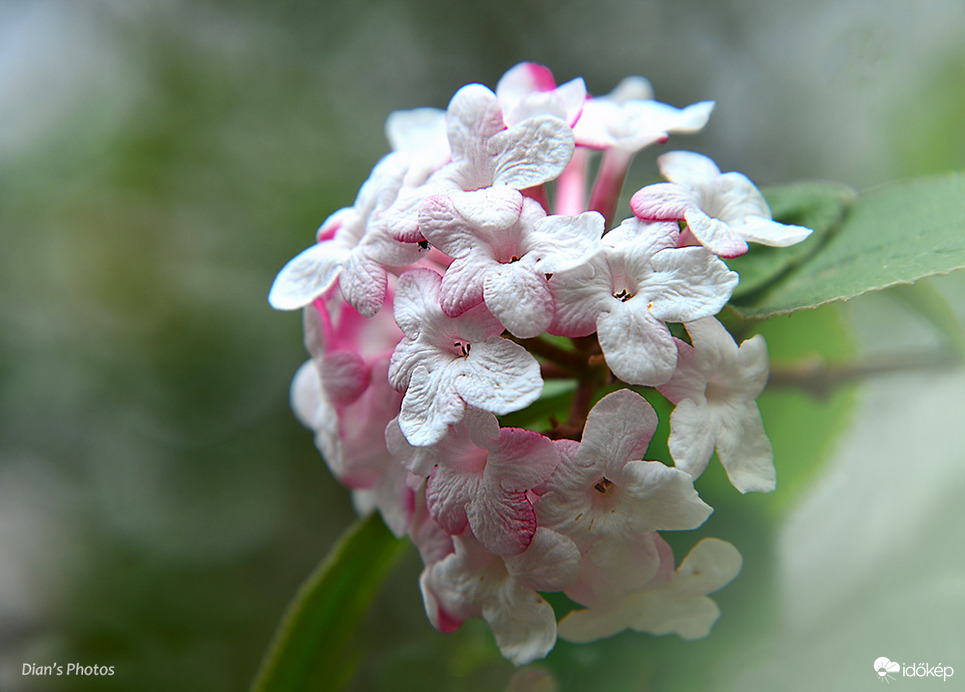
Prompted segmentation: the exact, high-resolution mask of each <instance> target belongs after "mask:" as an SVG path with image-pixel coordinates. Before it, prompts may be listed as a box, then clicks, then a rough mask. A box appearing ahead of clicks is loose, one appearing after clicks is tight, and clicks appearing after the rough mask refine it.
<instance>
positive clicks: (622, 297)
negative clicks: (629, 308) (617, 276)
mask: <svg viewBox="0 0 965 692" xmlns="http://www.w3.org/2000/svg"><path fill="white" fill-rule="evenodd" d="M613 297H614V298H616V299H617V300H619V301H621V302H623V303H625V302H627V301H628V300H630V299H631V298H633V294H632V293H630V291H628V290H627V289H625V288H624V289H623V290H622V291H620V292H619V293H614V294H613Z"/></svg>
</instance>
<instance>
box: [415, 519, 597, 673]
mask: <svg viewBox="0 0 965 692" xmlns="http://www.w3.org/2000/svg"><path fill="white" fill-rule="evenodd" d="M453 542H454V543H455V552H454V553H453V554H452V555H449V556H448V557H446V558H445V559H443V560H441V561H439V562H436V563H434V564H432V565H430V566H429V567H427V568H426V569H425V570H424V571H423V572H422V577H421V578H420V580H419V584H420V586H421V587H422V596H423V600H424V601H425V607H426V614H427V615H428V616H429V620H430V621H431V622H432V624H433V626H435V627H436V629H438V630H440V631H452V630H454V629H457V628H458V627H459V626H460V625H461V624H462V622H463V621H464V620H468V619H469V618H471V617H482V618H483V619H484V620H485V621H486V622H487V623H488V624H489V627H490V628H491V629H492V631H493V636H494V637H495V638H496V644H497V645H498V646H499V650H500V652H501V653H502V654H503V656H505V657H506V658H507V659H509V661H510V662H511V663H513V664H514V665H517V666H522V665H526V664H527V663H531V662H532V661H535V660H536V659H539V658H543V657H544V656H546V654H547V653H549V651H550V650H551V649H552V648H553V646H554V645H555V644H556V615H555V614H554V613H553V608H552V607H551V606H550V604H549V603H547V602H546V601H545V600H544V599H543V598H542V597H541V596H540V594H539V592H541V591H560V590H562V589H564V588H565V587H566V586H567V584H569V583H570V582H572V581H573V579H574V578H575V576H576V572H577V569H578V566H579V562H580V552H579V550H577V548H576V546H575V545H573V542H572V541H571V540H570V539H568V538H566V537H565V536H562V535H560V534H558V533H556V532H555V531H551V530H549V529H544V528H540V529H537V531H536V534H535V536H534V537H533V541H532V543H531V544H530V546H529V548H527V549H526V550H525V551H524V552H522V553H520V554H519V555H514V556H512V557H507V558H500V557H497V556H496V555H493V554H492V553H490V552H489V551H488V550H486V548H485V547H483V545H482V544H481V543H479V542H478V541H476V540H475V539H474V538H473V537H472V536H469V535H463V536H456V537H455V538H454V539H453Z"/></svg>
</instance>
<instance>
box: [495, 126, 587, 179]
mask: <svg viewBox="0 0 965 692" xmlns="http://www.w3.org/2000/svg"><path fill="white" fill-rule="evenodd" d="M573 150H574V143H573V131H572V130H570V128H569V126H567V124H566V123H565V122H563V121H562V120H560V119H559V118H555V117H552V116H538V117H535V118H527V119H526V120H524V121H523V122H521V123H520V124H519V125H516V126H515V127H513V128H512V129H510V130H506V131H505V132H500V133H499V134H497V135H495V136H494V137H493V138H492V139H491V140H490V142H489V153H490V155H491V156H492V157H493V161H494V164H495V168H494V173H493V181H494V182H495V183H501V184H503V185H508V186H509V187H514V188H516V189H517V190H522V189H524V188H527V187H533V186H535V185H542V184H543V183H545V182H548V181H550V180H555V179H556V178H558V177H559V175H560V173H562V172H563V170H564V169H565V168H566V164H568V163H569V162H570V159H571V158H573Z"/></svg>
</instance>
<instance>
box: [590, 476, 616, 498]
mask: <svg viewBox="0 0 965 692" xmlns="http://www.w3.org/2000/svg"><path fill="white" fill-rule="evenodd" d="M612 486H613V481H611V480H610V479H609V478H607V477H606V476H604V477H603V478H601V479H600V481H599V482H598V483H597V484H596V485H594V486H593V489H594V490H595V491H597V492H598V493H600V494H601V495H606V493H607V491H608V490H609V489H610V488H611V487H612Z"/></svg>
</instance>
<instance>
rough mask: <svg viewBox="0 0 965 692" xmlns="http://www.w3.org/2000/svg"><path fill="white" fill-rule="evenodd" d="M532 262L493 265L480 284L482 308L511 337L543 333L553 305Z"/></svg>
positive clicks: (524, 337) (551, 317)
mask: <svg viewBox="0 0 965 692" xmlns="http://www.w3.org/2000/svg"><path fill="white" fill-rule="evenodd" d="M533 265H534V263H533V262H532V261H526V260H523V261H520V262H511V263H509V264H497V265H496V266H494V267H493V268H492V269H491V270H490V271H489V272H487V273H486V278H485V281H484V284H483V296H484V298H485V301H486V307H487V308H489V311H490V312H492V313H493V316H494V317H495V318H496V319H497V320H499V321H500V322H501V323H502V325H503V326H504V327H506V329H508V330H509V331H510V333H512V334H513V335H514V336H518V337H520V338H522V339H529V338H532V337H534V336H538V335H540V334H542V333H543V332H544V331H546V328H547V327H549V326H550V323H551V322H552V321H553V315H554V314H555V312H556V305H555V302H554V301H553V296H552V294H551V293H550V289H549V285H548V283H547V281H546V276H545V275H544V274H543V273H542V272H540V271H539V270H537V269H536V268H535V267H534V266H533Z"/></svg>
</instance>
